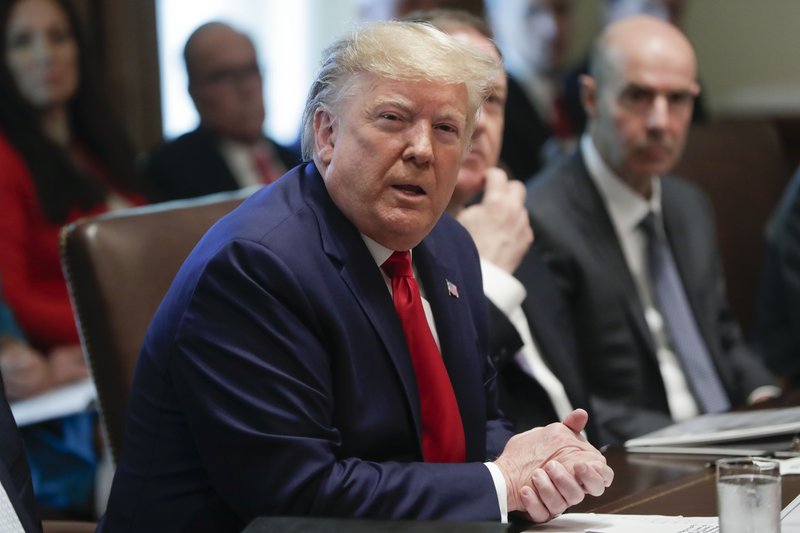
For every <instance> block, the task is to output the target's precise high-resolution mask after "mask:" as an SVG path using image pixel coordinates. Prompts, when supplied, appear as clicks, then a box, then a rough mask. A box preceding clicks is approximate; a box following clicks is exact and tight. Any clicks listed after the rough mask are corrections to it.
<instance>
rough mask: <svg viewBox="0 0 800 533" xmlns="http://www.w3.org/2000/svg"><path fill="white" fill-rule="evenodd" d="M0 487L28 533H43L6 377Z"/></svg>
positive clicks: (1, 390) (0, 395)
mask: <svg viewBox="0 0 800 533" xmlns="http://www.w3.org/2000/svg"><path fill="white" fill-rule="evenodd" d="M0 485H2V486H3V488H4V489H5V491H6V493H7V494H8V499H9V500H11V505H12V506H13V507H14V510H15V511H16V512H17V516H18V517H19V521H20V523H21V524H22V527H23V529H24V530H25V531H26V533H31V532H41V531H42V523H41V522H40V521H39V519H38V518H37V517H38V512H37V511H36V502H35V500H34V497H33V484H32V482H31V473H30V470H29V469H28V460H27V458H26V457H25V449H24V448H23V446H22V437H21V436H20V434H19V430H18V429H17V424H16V422H15V421H14V416H13V415H12V414H11V408H10V407H9V406H8V401H7V400H6V391H5V387H4V385H3V379H2V377H0Z"/></svg>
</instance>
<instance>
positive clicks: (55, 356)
mask: <svg viewBox="0 0 800 533" xmlns="http://www.w3.org/2000/svg"><path fill="white" fill-rule="evenodd" d="M48 359H49V363H50V371H51V373H52V376H53V383H54V384H55V385H63V384H66V383H72V382H73V381H79V380H82V379H86V378H87V377H89V369H88V367H87V366H86V361H85V360H84V358H83V350H81V347H80V346H78V345H71V346H57V347H55V348H53V349H52V350H50V354H49V357H48Z"/></svg>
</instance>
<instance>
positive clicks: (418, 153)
mask: <svg viewBox="0 0 800 533" xmlns="http://www.w3.org/2000/svg"><path fill="white" fill-rule="evenodd" d="M404 155H405V158H406V159H413V160H414V161H415V162H416V163H431V162H433V127H432V126H431V125H430V124H427V123H418V124H415V125H414V126H413V127H412V128H410V129H409V138H408V146H407V147H406V150H405V154H404Z"/></svg>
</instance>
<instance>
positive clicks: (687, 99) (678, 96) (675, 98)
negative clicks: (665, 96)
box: [669, 92, 694, 107]
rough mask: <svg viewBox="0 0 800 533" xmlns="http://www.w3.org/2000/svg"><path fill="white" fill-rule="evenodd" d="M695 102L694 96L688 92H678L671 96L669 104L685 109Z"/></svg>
mask: <svg viewBox="0 0 800 533" xmlns="http://www.w3.org/2000/svg"><path fill="white" fill-rule="evenodd" d="M693 100H694V96H692V95H691V94H690V93H688V92H678V93H672V94H670V95H669V103H670V105H672V106H677V107H683V106H686V105H689V104H690V103H691V102H692V101H693Z"/></svg>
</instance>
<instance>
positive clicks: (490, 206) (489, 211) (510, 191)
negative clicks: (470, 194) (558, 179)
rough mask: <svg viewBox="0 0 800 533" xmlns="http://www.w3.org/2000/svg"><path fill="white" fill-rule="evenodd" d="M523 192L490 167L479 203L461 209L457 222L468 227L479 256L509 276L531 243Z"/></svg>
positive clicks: (500, 172) (514, 182) (519, 187)
mask: <svg viewBox="0 0 800 533" xmlns="http://www.w3.org/2000/svg"><path fill="white" fill-rule="evenodd" d="M525 195H526V190H525V186H524V185H523V184H522V182H519V181H515V180H509V179H508V176H506V173H505V172H504V171H503V170H501V169H499V168H497V167H493V168H490V169H488V170H487V171H486V189H485V191H484V194H483V200H482V201H481V203H479V204H475V205H472V206H470V207H467V208H465V209H463V210H462V211H461V212H460V213H459V214H458V216H457V217H456V218H457V220H458V221H459V222H460V223H461V224H462V225H463V226H464V227H465V228H467V231H469V234H470V235H471V236H472V240H474V241H475V246H477V248H478V254H479V255H480V256H481V258H482V259H484V260H486V261H489V262H490V263H493V264H494V265H496V266H498V267H499V268H501V269H503V270H504V271H506V272H508V273H509V274H513V272H514V271H515V270H516V269H517V267H518V266H519V264H520V262H521V261H522V258H523V257H524V256H525V253H526V252H527V251H528V248H530V246H531V243H533V230H532V229H531V224H530V218H529V216H528V210H527V209H526V207H525Z"/></svg>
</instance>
